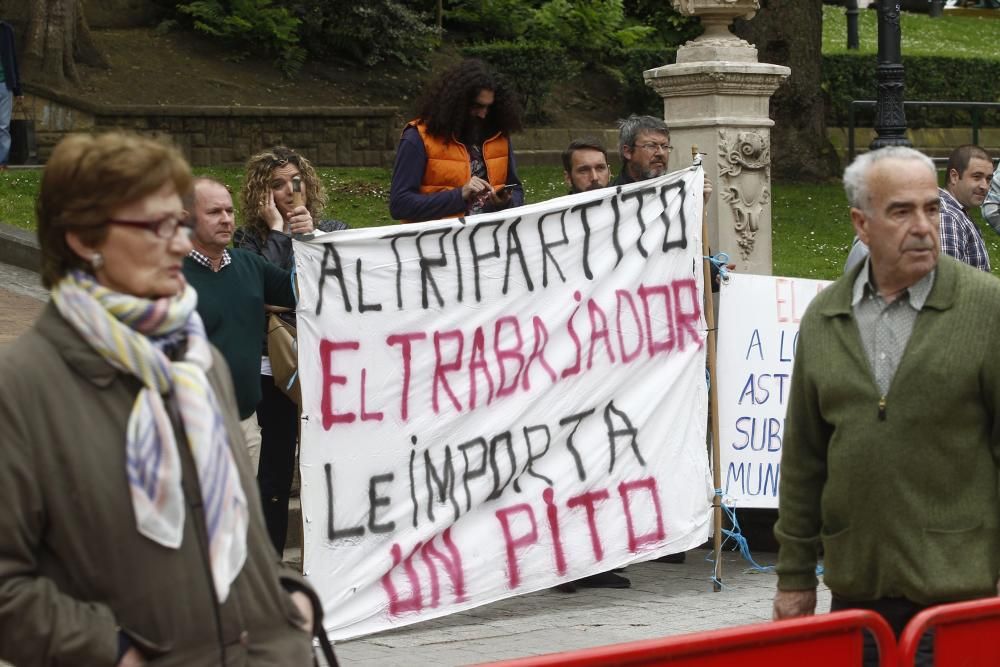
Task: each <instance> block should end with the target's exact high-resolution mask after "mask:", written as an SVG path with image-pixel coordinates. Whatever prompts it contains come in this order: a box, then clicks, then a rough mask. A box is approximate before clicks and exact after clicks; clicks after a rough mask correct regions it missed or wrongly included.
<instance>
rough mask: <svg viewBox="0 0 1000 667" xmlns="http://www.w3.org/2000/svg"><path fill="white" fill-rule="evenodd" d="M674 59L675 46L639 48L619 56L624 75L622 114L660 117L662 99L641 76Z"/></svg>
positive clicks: (661, 114)
mask: <svg viewBox="0 0 1000 667" xmlns="http://www.w3.org/2000/svg"><path fill="white" fill-rule="evenodd" d="M676 59H677V48H676V47H663V46H643V47H636V48H631V49H625V50H622V51H621V52H620V53H619V63H620V65H619V66H620V68H621V70H622V71H623V72H625V73H626V77H625V80H624V82H623V90H622V100H623V101H624V103H625V105H624V107H625V108H624V109H622V114H626V115H627V114H630V113H637V114H649V115H651V116H656V117H662V116H663V98H662V97H660V95H659V93H657V92H656V91H655V90H653V89H652V88H650V87H649V86H647V85H646V80H645V79H644V78H643V75H642V73H643V72H645V71H646V70H648V69H653V68H654V67H660V66H661V65H670V64H673V63H674V61H675V60H676Z"/></svg>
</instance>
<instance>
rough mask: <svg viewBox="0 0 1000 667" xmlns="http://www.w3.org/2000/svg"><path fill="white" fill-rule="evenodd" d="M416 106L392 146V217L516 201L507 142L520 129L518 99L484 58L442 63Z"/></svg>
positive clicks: (518, 190) (450, 213)
mask: <svg viewBox="0 0 1000 667" xmlns="http://www.w3.org/2000/svg"><path fill="white" fill-rule="evenodd" d="M418 108H419V112H418V114H417V118H415V119H414V120H412V121H410V122H409V123H407V124H406V127H405V128H404V129H403V136H402V138H401V139H400V142H399V148H398V150H397V151H396V163H395V165H394V166H393V169H392V187H391V189H390V191H389V213H390V214H391V215H392V217H393V218H395V219H397V220H400V221H402V222H420V221H424V220H438V219H441V218H453V217H458V216H462V215H473V214H475V213H484V212H488V211H496V210H500V209H504V208H508V207H512V206H521V205H522V204H524V190H523V188H522V187H521V181H520V179H519V178H518V177H517V170H516V169H515V166H514V149H513V148H512V146H511V143H510V135H511V133H512V132H517V131H519V130H520V129H521V109H520V105H519V104H518V101H517V98H516V97H515V95H514V93H513V91H511V90H509V89H508V88H507V87H506V86H505V85H504V84H503V82H502V81H501V80H500V79H499V78H498V77H497V76H496V75H494V74H493V72H491V71H490V70H489V69H488V68H487V67H486V65H485V64H484V63H482V62H481V61H479V60H463V61H462V62H461V63H459V64H458V65H455V66H454V67H451V68H450V69H448V70H446V71H444V72H443V73H442V74H441V76H440V77H438V79H437V80H435V81H434V82H433V83H432V84H431V85H430V86H429V87H428V88H427V90H426V91H425V93H424V97H423V99H422V100H421V102H420V105H419V107H418ZM505 185H506V186H509V187H506V188H504V187H503V186H505Z"/></svg>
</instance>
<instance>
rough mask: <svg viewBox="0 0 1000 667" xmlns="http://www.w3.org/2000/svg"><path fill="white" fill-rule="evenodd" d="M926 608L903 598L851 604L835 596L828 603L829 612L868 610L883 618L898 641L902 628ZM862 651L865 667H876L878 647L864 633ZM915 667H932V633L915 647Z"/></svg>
mask: <svg viewBox="0 0 1000 667" xmlns="http://www.w3.org/2000/svg"><path fill="white" fill-rule="evenodd" d="M926 608H927V607H924V606H923V605H919V604H917V603H915V602H910V601H909V600H907V599H905V598H880V599H878V600H871V601H868V602H851V601H849V600H843V599H841V598H838V597H837V596H836V595H834V596H833V601H832V602H831V603H830V611H844V610H845V609H868V610H871V611H874V612H875V613H876V614H878V615H879V616H881V617H882V618H884V619H885V620H886V621H888V623H889V627H890V628H892V633H893V634H894V635H895V636H896V639H897V640H898V639H899V636H900V635H901V634H903V628H905V627H906V624H907V623H909V622H910V619H911V618H913V617H914V616H916V615H917V614H919V613H920V612H922V611H923V610H924V609H926ZM863 634H864V650H865V661H864V665H865V667H878V664H879V663H878V647H877V646H876V645H875V637H873V636H872V635H871V634H869V633H867V632H865V633H863ZM915 664H916V666H917V667H933V665H934V633H933V631H931V632H928V633H926V634H925V635H924V636H923V637H921V638H920V645H919V646H918V647H917V659H916V663H915Z"/></svg>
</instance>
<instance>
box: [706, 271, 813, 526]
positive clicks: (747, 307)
mask: <svg viewBox="0 0 1000 667" xmlns="http://www.w3.org/2000/svg"><path fill="white" fill-rule="evenodd" d="M829 284H830V281H828V280H808V279H805V278H779V277H776V276H754V275H747V274H739V273H735V274H731V275H730V278H729V281H728V283H727V284H724V285H723V286H722V289H721V295H720V296H721V299H722V300H721V302H720V304H719V344H718V366H717V368H718V371H717V372H718V384H719V445H720V449H721V454H722V466H721V472H722V492H723V498H724V500H725V502H726V503H727V504H729V505H731V506H732V507H762V508H770V507H773V508H776V507H777V506H778V484H779V479H780V471H781V465H780V463H781V438H782V433H783V432H784V424H785V406H786V403H787V401H788V390H789V388H790V387H791V379H792V362H793V360H794V355H795V346H796V343H797V342H798V338H799V321H800V320H801V319H802V315H803V314H804V313H805V311H806V306H808V305H809V302H810V301H812V300H813V297H815V296H816V295H817V294H818V293H819V292H820V290H822V289H823V288H824V287H826V286H827V285H829Z"/></svg>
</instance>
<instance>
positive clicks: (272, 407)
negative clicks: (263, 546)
mask: <svg viewBox="0 0 1000 667" xmlns="http://www.w3.org/2000/svg"><path fill="white" fill-rule="evenodd" d="M296 179H297V180H299V182H300V186H301V187H300V191H301V194H302V201H301V203H300V204H296V200H295V193H294V191H293V185H292V184H293V181H295V180H296ZM240 199H241V202H242V211H243V214H242V215H243V221H242V224H241V225H240V228H239V229H237V230H236V233H235V234H234V235H233V244H234V245H235V246H236V247H237V248H244V249H246V250H250V251H251V252H255V253H257V254H258V255H262V256H263V257H264V259H266V260H267V261H269V262H271V263H272V264H276V265H277V266H279V267H281V268H282V269H286V270H287V269H291V268H292V266H293V265H294V264H295V258H294V255H293V254H292V237H293V236H294V235H297V234H307V233H310V232H312V231H313V228H314V227H315V228H316V229H318V230H320V231H323V232H330V231H337V230H339V229H344V228H345V227H346V226H347V225H345V224H344V223H342V222H338V221H335V220H321V221H320V222H319V223H318V224H317V223H314V221H316V220H320V215H321V214H322V213H323V207H324V206H326V192H324V190H323V184H322V183H321V182H320V180H319V176H318V175H317V174H316V170H315V169H314V168H313V166H312V164H311V163H310V162H309V160H307V159H306V158H305V157H303V156H302V155H299V154H298V153H296V152H295V151H293V150H292V149H290V148H286V147H285V146H276V147H274V148H271V149H269V150H266V151H263V152H261V153H257V154H256V155H254V156H253V157H251V158H250V160H249V161H248V162H247V167H246V176H245V177H244V179H243V188H242V190H241V191H240ZM267 308H268V310H269V311H271V312H277V313H278V316H279V317H281V318H282V319H283V320H285V321H287V322H288V323H289V324H291V325H293V326H294V325H295V312H294V311H290V310H289V309H287V308H281V307H278V306H268V307H267ZM266 331H267V318H266V317H265V319H264V321H263V322H262V324H261V332H262V334H263V335H262V338H263V344H262V348H263V353H262V357H261V365H260V387H261V399H260V403H258V404H257V423H258V424H259V425H260V437H261V444H260V464H259V467H258V469H257V486H258V488H259V489H260V496H261V499H262V501H263V503H264V521H265V523H266V524H267V530H268V533H269V534H270V536H271V542H272V543H273V544H274V547H275V549H277V550H278V553H279V554H280V553H281V552H282V551H283V550H284V548H285V538H286V536H287V533H288V498H289V495H290V493H291V487H292V476H293V474H294V471H295V448H296V443H297V441H298V417H299V414H298V406H297V405H296V404H295V402H294V401H292V400H291V399H290V398H289V397H288V396H286V395H285V394H284V393H283V392H282V391H281V389H279V388H278V387H277V386H275V381H274V377H273V374H272V371H271V360H270V357H269V356H268V351H267V336H266Z"/></svg>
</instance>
